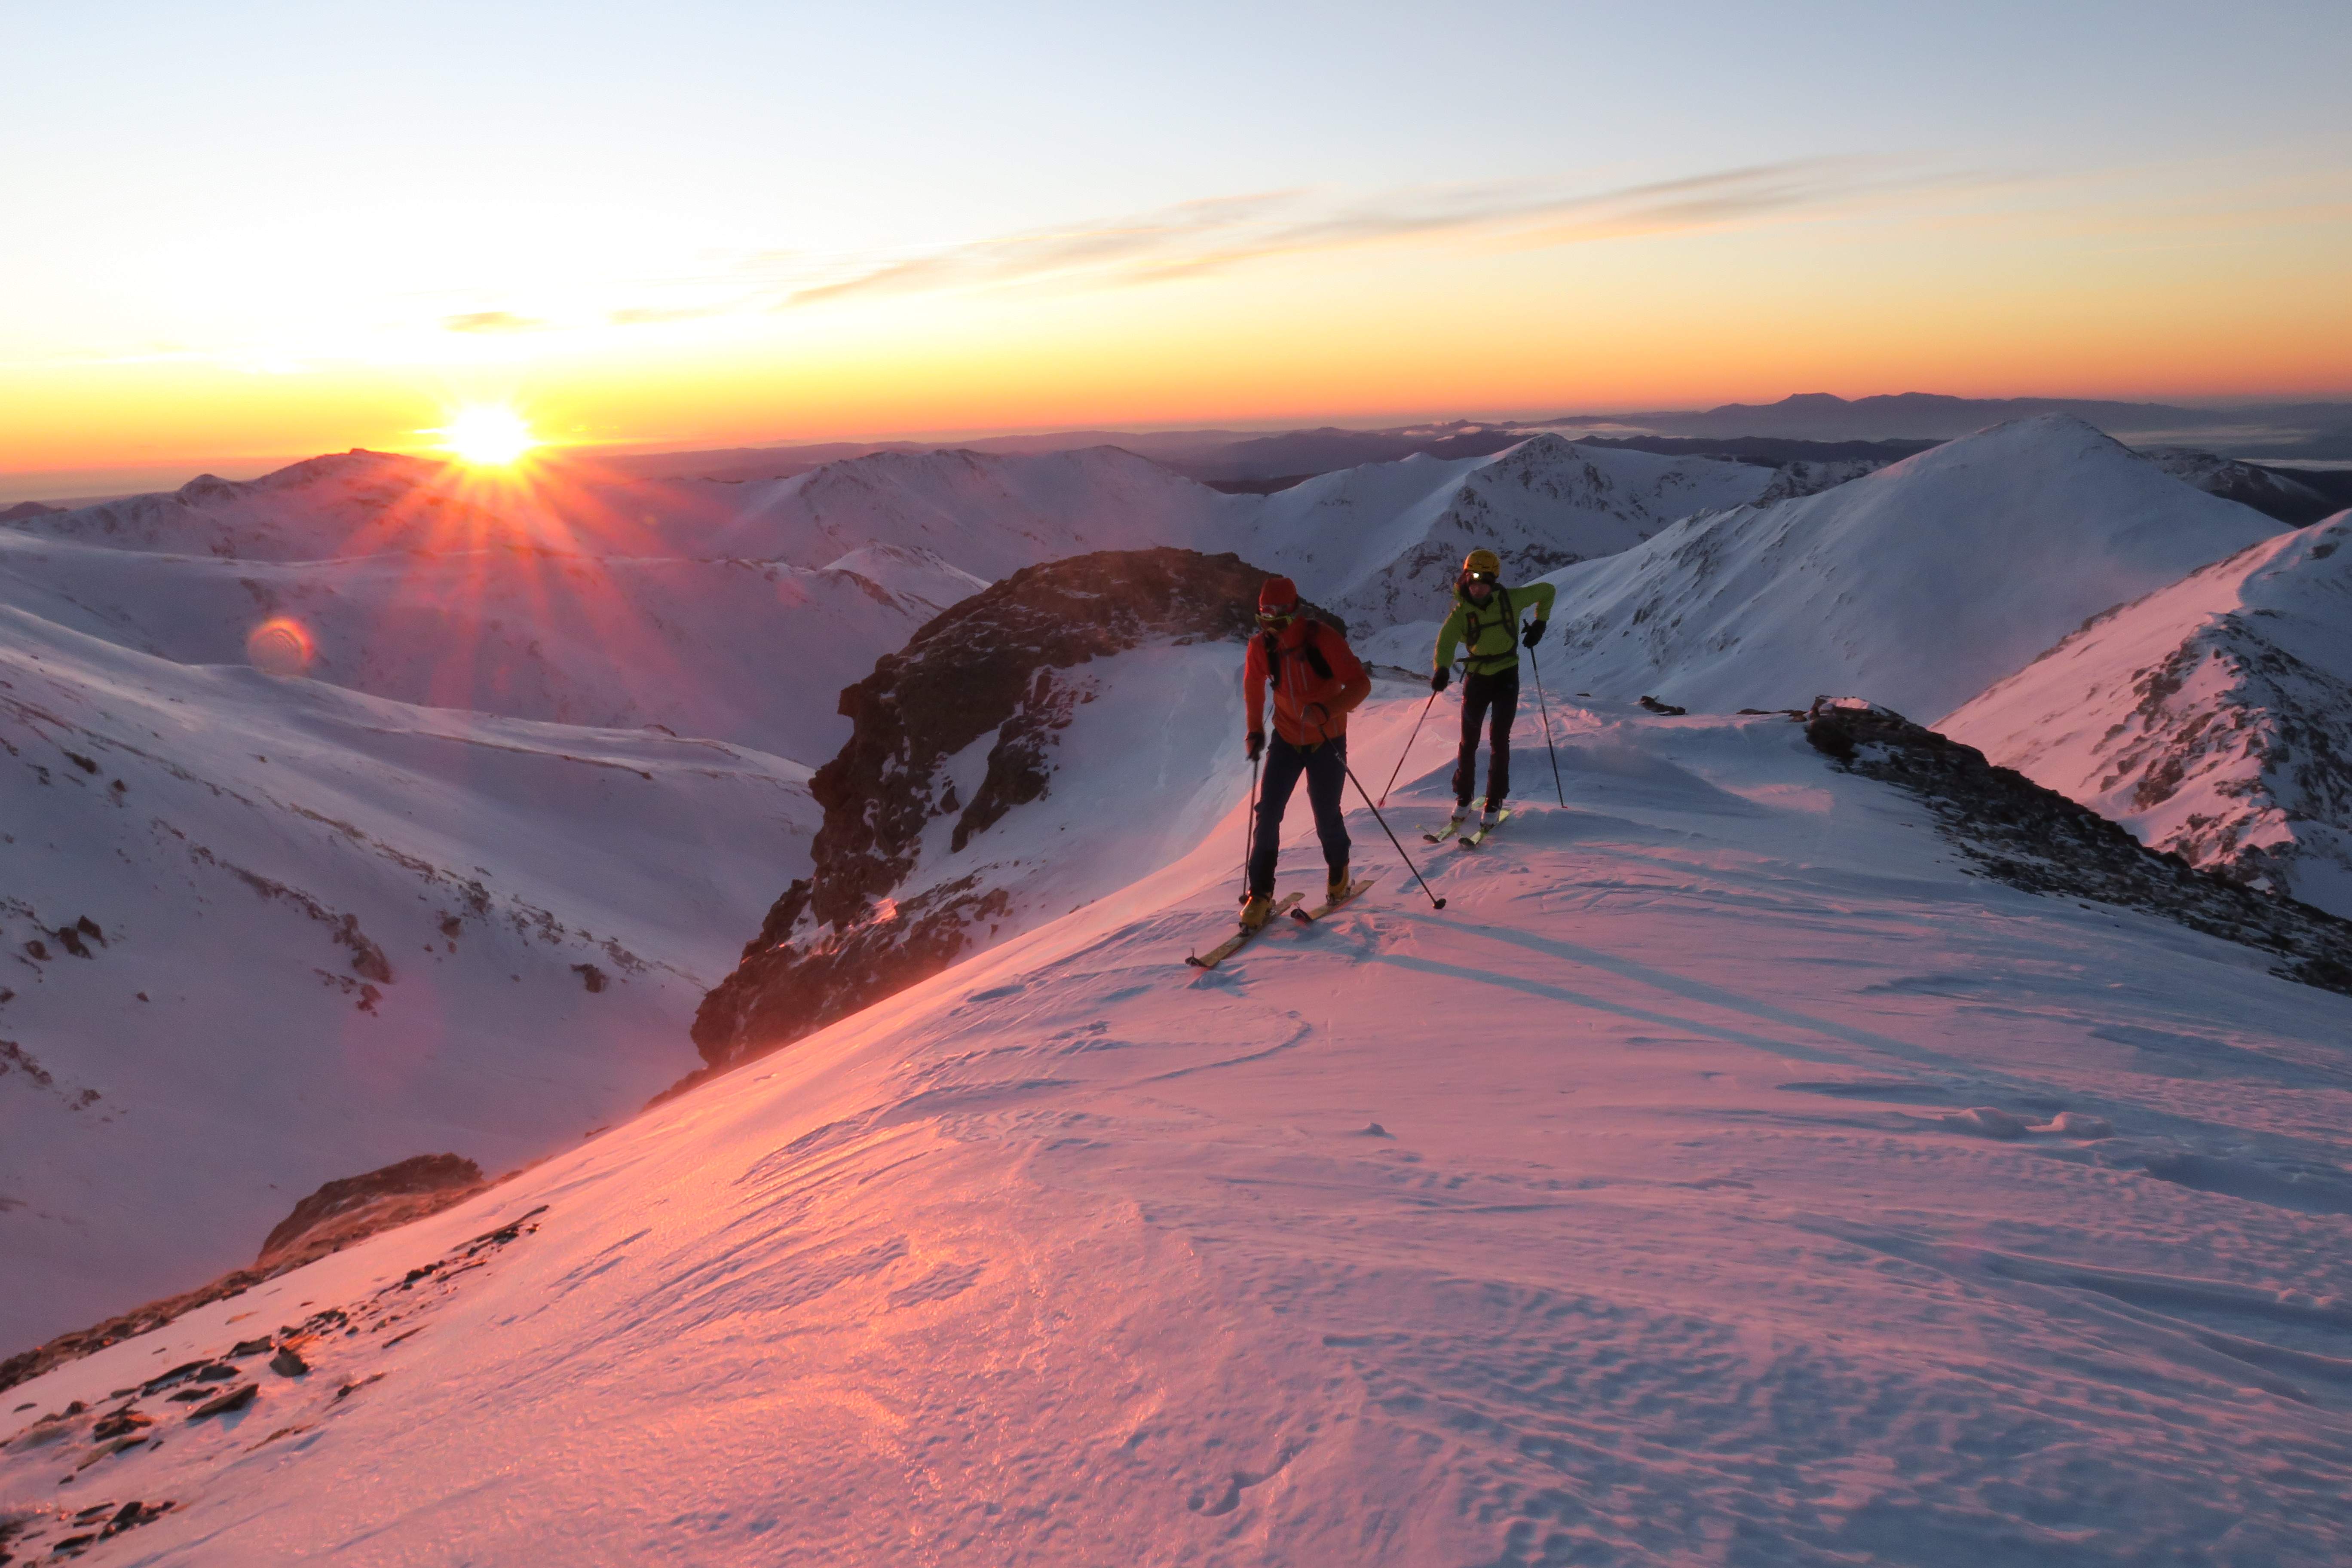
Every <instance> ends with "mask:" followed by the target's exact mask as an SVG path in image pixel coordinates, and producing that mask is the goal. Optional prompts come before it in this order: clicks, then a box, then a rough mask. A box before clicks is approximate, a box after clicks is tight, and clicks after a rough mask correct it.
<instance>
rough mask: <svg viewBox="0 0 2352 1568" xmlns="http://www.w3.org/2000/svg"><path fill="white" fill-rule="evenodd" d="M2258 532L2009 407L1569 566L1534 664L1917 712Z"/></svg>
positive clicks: (2250, 522)
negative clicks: (1881, 463)
mask: <svg viewBox="0 0 2352 1568" xmlns="http://www.w3.org/2000/svg"><path fill="white" fill-rule="evenodd" d="M2278 531H2279V530H2278V529H2277V527H2276V525H2274V524H2273V523H2272V522H2271V521H2270V520H2269V519H2267V518H2264V517H2263V516H2261V515H2260V514H2259V513H2256V512H2253V511H2251V510H2247V509H2245V508H2243V507H2240V506H2237V505H2235V504H2234V503H2232V502H2229V501H2223V500H2216V499H2215V498H2213V497H2211V496H2208V495H2205V494H2202V493H2201V492H2200V491H2198V490H2195V489H2190V488H2189V486H2187V485H2185V484H2182V483H2181V482H2179V480H2177V479H2172V478H2170V477H2168V475H2166V474H2164V473H2162V472H2161V471H2159V470H2158V469H2157V468H2155V467H2153V466H2152V465H2150V464H2148V463H2146V462H2144V461H2142V460H2141V459H2139V458H2137V457H2135V456H2133V455H2132V454H2131V453H2130V452H2129V451H2127V450H2126V448H2124V447H2120V446H2118V445H2116V443H2115V442H2114V441H2112V440H2109V439H2108V438H2107V437H2105V436H2102V435H2101V434H2099V433H2098V432H2097V431H2096V430H2094V429H2092V428H2091V427H2090V426H2087V425H2084V424H2083V423H2081V422H2080V421H2078V420H2074V419H2070V418H2066V417H2063V416H2054V415H2053V416H2042V417H2038V418H2032V419H2021V420H2019V421H2017V422H2015V423H2013V424H2009V425H2002V426H1995V427H1994V428H1992V429H1990V430H1987V431H1983V432H1981V433H1979V434H1978V435H1975V436H1970V437H1965V438H1963V439H1961V440H1958V441H1953V442H1949V443H1948V444H1947V445H1945V446H1942V447H1935V448H1934V449H1932V450H1930V451H1927V452H1923V453H1921V454H1919V455H1918V456H1917V457H1915V458H1906V459H1905V460H1903V461H1902V462H1899V463H1896V464H1895V465H1893V466H1892V467H1889V468H1884V469H1881V470H1880V471H1879V472H1877V473H1874V474H1871V475H1868V476H1866V477H1864V478H1862V479H1854V480H1853V481H1851V482H1849V483H1846V484H1843V485H1840V486H1838V487H1837V488H1836V489H1832V490H1829V491H1827V492H1825V493H1823V494H1821V495H1816V496H1809V497H1805V498H1802V499H1800V500H1790V501H1784V502H1781V503H1780V504H1778V505H1775V506H1771V507H1764V508H1745V509H1740V510H1734V511H1730V512H1727V513H1721V514H1717V515H1713V516H1707V517H1698V518H1692V519H1687V520H1685V521H1683V522H1680V523H1678V524H1676V525H1675V526H1674V527H1672V528H1669V529H1667V530H1666V531H1664V532H1662V533H1660V534H1658V535H1657V536H1656V537H1654V538H1653V539H1651V540H1649V541H1648V542H1645V543H1643V544H1642V545H1640V546H1638V547H1636V548H1634V549H1633V550H1629V551H1627V552H1624V553H1622V554H1621V555H1616V556H1612V557H1611V558H1609V559H1607V560H1602V561H1595V562H1588V563H1584V564H1582V565H1580V566H1573V567H1570V568H1568V569H1567V570H1566V571H1565V572H1562V573H1559V574H1556V575H1555V576H1554V577H1553V578H1552V579H1551V580H1552V581H1553V582H1555V583H1557V584H1559V590H1560V604H1559V608H1558V610H1557V611H1556V612H1555V619H1556V620H1557V621H1558V622H1559V636H1558V638H1557V643H1556V645H1547V646H1546V647H1545V649H1544V650H1543V651H1544V654H1545V656H1546V659H1545V665H1546V669H1547V671H1548V672H1549V674H1550V675H1551V676H1552V677H1553V679H1554V684H1555V685H1557V686H1558V687H1559V688H1561V689H1567V690H1570V691H1590V692H1592V693H1594V694H1595V695H1597V696H1604V697H1612V698H1616V699H1620V700H1630V699H1632V698H1633V697H1635V696H1638V695H1641V694H1643V693H1655V694H1657V695H1658V696H1661V697H1664V698H1665V699H1667V700H1670V701H1674V702H1677V703H1682V704H1685V705H1687V706H1689V707H1693V708H1702V709H1707V710H1732V709H1737V708H1742V707H1759V708H1762V707H1776V708H1777V707H1787V706H1790V704H1798V703H1803V702H1806V701H1809V700H1811V698H1812V697H1813V696H1815V695H1816V694H1818V693H1820V692H1824V691H1853V692H1859V693H1861V694H1862V695H1864V696H1866V697H1869V698H1872V699H1874V700H1878V701H1881V702H1885V703H1886V704H1887V705H1888V706H1890V707H1892V708H1895V709H1898V710H1901V711H1903V712H1905V713H1907V714H1910V715H1912V716H1913V717H1915V718H1918V719H1922V720H1926V721H1933V720H1934V719H1936V718H1937V717H1939V716H1941V715H1942V714H1945V713H1948V712H1949V711H1951V710H1953V709H1954V708H1956V707H1958V705H1959V704H1960V703H1962V702H1964V701H1966V700H1968V699H1969V698H1970V697H1973V696H1974V695H1976V694H1977V693H1978V692H1979V691H1981V690H1983V689H1985V688H1986V687H1987V686H1989V685H1990V684H1991V683H1992V682H1993V681H1995V680H1998V679H2001V678H2002V677H2003V676H2006V675H2010V674H2012V673H2014V672H2015V671H2017V670H2019V669H2021V668H2024V667H2025V666H2026V665H2027V664H2028V663H2030V662H2032V659H2033V658H2035V657H2036V656H2037V655H2039V654H2040V653H2041V652H2042V650H2043V649H2045V648H2047V647H2049V646H2050V645H2051V644H2052V643H2053V642H2055V641H2056V640H2057V639H2058V638H2059V637H2063V636H2064V635H2065V634H2066V633H2067V632H2069V631H2071V630H2072V629H2074V627H2075V626H2078V625H2080V624H2081V623H2082V621H2083V620H2084V617H2086V616H2092V615H2095V614H2097V613H2098V612H2099V611H2101V610H2104V609H2106V608H2107V607H2109V606H2110V605H2116V604H2118V603H2121V602H2122V601H2124V600H2126V599H2129V598H2133V597H2135V596H2137V595H2140V594H2144V593H2146V592H2147V591H2148V590H2149V589H2151V588H2156V587H2158V586H2161V585H2162V584H2166V583H2169V582H2172V581H2174V580H2175V579H2177V578H2179V577H2180V576H2181V575H2183V574H2186V573H2188V572H2190V571H2193V570H2195V569H2196V568H2198V567H2200V566H2203V565H2206V564H2208V563H2210V562H2213V561H2217V560H2220V559H2221V557H2223V556H2225V555H2229V554H2231V553H2233V552H2236V551H2238V550H2241V549H2243V548H2244V547H2246V546H2247V545H2249V544H2252V543H2253V542H2256V541H2257V540H2260V539H2264V538H2267V537H2269V536H2271V535H2272V534H2273V533H2276V532H2278ZM1555 646H1556V647H1557V648H1558V651H1557V652H1555V651H1554V647H1555ZM1420 657H1421V658H1423V659H1425V658H1426V657H1427V654H1426V648H1425V647H1423V648H1422V649H1421V650H1420Z"/></svg>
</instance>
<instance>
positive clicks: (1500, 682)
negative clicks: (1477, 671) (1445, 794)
mask: <svg viewBox="0 0 2352 1568" xmlns="http://www.w3.org/2000/svg"><path fill="white" fill-rule="evenodd" d="M1518 712H1519V670H1518V667H1517V665H1513V666H1512V667H1511V668H1508V669H1506V670H1503V671H1501V672H1499V673H1497V674H1495V675H1465V676H1464V677H1463V678H1462V754H1461V756H1460V757H1459V758H1458V759H1457V760H1456V761H1455V762H1454V799H1455V800H1456V801H1457V802H1459V803H1460V804H1461V805H1463V806H1465V807H1467V806H1468V805H1469V804H1470V797H1471V796H1472V795H1475V794H1476V793H1477V784H1478V731H1479V728H1480V725H1481V721H1485V720H1486V719H1487V717H1488V715H1490V714H1491V715H1493V729H1494V754H1493V755H1492V756H1491V757H1490V758H1489V759H1488V760H1487V763H1486V804H1487V805H1493V806H1499V805H1502V804H1503V802H1504V801H1505V800H1506V799H1507V798H1508V797H1509V795H1510V793H1511V721H1512V720H1513V719H1516V718H1517V717H1518Z"/></svg>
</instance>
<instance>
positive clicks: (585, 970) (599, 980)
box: [572, 963, 606, 992]
mask: <svg viewBox="0 0 2352 1568" xmlns="http://www.w3.org/2000/svg"><path fill="white" fill-rule="evenodd" d="M572 973H574V974H576V975H578V976H580V983H581V984H583V985H585V986H586V987H588V989H589V990H590V991H592V992H594V991H602V990H603V989H604V986H605V984H606V976H605V973H604V971H603V970H601V969H599V968H597V967H596V966H595V965H594V964H593V963H575V964H573V965H572Z"/></svg>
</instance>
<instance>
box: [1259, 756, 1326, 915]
mask: <svg viewBox="0 0 2352 1568" xmlns="http://www.w3.org/2000/svg"><path fill="white" fill-rule="evenodd" d="M1301 773H1305V774H1306V775H1307V805H1311V806H1313V807H1314V808H1315V832H1316V835H1317V836H1318V837H1320V838H1321V839H1322V840H1323V860H1324V863H1325V864H1326V865H1328V866H1329V867H1331V868H1333V869H1335V870H1336V869H1338V868H1339V867H1341V866H1344V865H1346V864H1347V863H1348V823H1347V819H1346V818H1345V817H1343V816H1341V815H1340V811H1339V789H1340V786H1341V785H1343V784H1346V783H1347V782H1348V738H1347V737H1346V736H1345V735H1341V736H1339V737H1338V738H1337V739H1335V740H1329V741H1325V742H1321V743H1319V744H1318V745H1315V746H1313V747H1306V746H1294V745H1292V744H1291V743H1290V742H1287V741H1286V740H1284V739H1283V738H1282V737H1281V736H1279V735H1276V736H1275V737H1274V738H1273V739H1271V740H1269V741H1268V742H1266V743H1265V779H1264V781H1263V782H1262V783H1260V784H1259V785H1258V793H1257V837H1256V838H1255V840H1254V841H1253V843H1252V846H1251V848H1250V862H1249V890H1250V891H1251V893H1252V894H1254V895H1255V896H1256V897H1258V898H1261V899H1270V898H1272V897H1274V862H1275V858H1276V856H1278V855H1280V854H1281V853H1282V813H1283V808H1284V807H1286V806H1287V805H1289V804H1290V792H1291V791H1292V790H1294V789H1296V788H1297V787H1298V775H1299V774H1301Z"/></svg>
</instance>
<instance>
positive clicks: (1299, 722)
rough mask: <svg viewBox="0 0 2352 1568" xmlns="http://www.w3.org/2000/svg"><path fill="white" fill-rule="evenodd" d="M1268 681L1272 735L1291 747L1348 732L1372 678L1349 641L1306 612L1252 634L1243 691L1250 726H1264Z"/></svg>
mask: <svg viewBox="0 0 2352 1568" xmlns="http://www.w3.org/2000/svg"><path fill="white" fill-rule="evenodd" d="M1269 644H1271V645H1272V647H1271V649H1269V647H1268V645H1269ZM1269 652H1271V654H1272V658H1268V654H1269ZM1318 664H1319V665H1320V666H1321V668H1317V666H1318ZM1268 681H1272V682H1273V684H1274V730H1275V733H1276V734H1278V735H1280V736H1281V737H1282V738H1283V739H1284V740H1286V741H1287V742H1290V743H1291V744H1292V745H1294V746H1312V745H1315V744H1317V743H1318V742H1323V741H1328V740H1329V739H1331V738H1332V737H1333V736H1335V735H1344V734H1346V733H1347V732H1348V715H1349V713H1351V712H1353V711H1354V710H1355V709H1356V705H1357V704H1358V703H1360V702H1361V701H1363V700H1364V699H1365V698H1366V697H1368V696H1370V694H1371V689H1372V678H1371V677H1370V676H1369V675H1367V674H1365V673H1364V667H1363V664H1362V662H1361V661H1360V660H1359V659H1358V658H1356V655H1355V653H1354V651H1353V650H1352V649H1350V648H1349V647H1348V639H1347V638H1346V637H1343V636H1341V635H1340V634H1339V632H1336V631H1334V630H1332V629H1331V628H1330V627H1329V626H1325V625H1324V624H1323V623H1322V622H1320V621H1316V620H1309V619H1308V618H1307V617H1306V616H1300V617H1299V618H1298V619H1297V620H1295V621H1293V622H1291V623H1290V624H1289V625H1288V626H1285V627H1283V628H1282V630H1281V631H1280V632H1260V633H1258V634H1257V635H1256V636H1255V637H1251V638H1250V645H1249V658H1248V660H1247V661H1246V662H1245V663H1244V665H1243V666H1242V690H1243V692H1244V694H1245V696H1246V697H1247V700H1248V702H1249V727H1250V728H1251V729H1253V730H1263V729H1265V688H1266V683H1267V682H1268Z"/></svg>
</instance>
